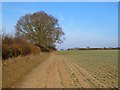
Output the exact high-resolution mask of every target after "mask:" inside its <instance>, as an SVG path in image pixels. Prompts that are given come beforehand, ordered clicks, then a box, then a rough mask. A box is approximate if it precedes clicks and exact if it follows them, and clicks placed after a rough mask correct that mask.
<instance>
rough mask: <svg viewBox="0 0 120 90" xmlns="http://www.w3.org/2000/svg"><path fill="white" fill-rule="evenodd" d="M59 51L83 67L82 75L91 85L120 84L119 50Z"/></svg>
mask: <svg viewBox="0 0 120 90" xmlns="http://www.w3.org/2000/svg"><path fill="white" fill-rule="evenodd" d="M59 53H60V54H61V55H63V56H64V58H65V60H66V62H69V63H72V64H74V65H75V66H76V68H77V67H78V68H81V69H82V71H80V69H79V72H80V73H81V74H82V75H81V77H83V79H84V81H85V82H88V83H89V85H90V86H92V87H117V86H118V51H117V50H71V51H60V52H59ZM83 70H85V71H83Z"/></svg>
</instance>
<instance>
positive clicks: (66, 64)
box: [18, 53, 107, 88]
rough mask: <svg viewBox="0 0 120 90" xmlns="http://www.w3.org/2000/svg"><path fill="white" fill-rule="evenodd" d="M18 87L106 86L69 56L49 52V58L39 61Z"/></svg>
mask: <svg viewBox="0 0 120 90" xmlns="http://www.w3.org/2000/svg"><path fill="white" fill-rule="evenodd" d="M18 87H19V88H81V87H84V88H94V87H107V86H106V85H104V84H103V83H101V82H100V81H98V80H96V79H95V78H94V77H93V76H92V75H90V74H89V73H88V72H87V71H86V70H84V69H82V68H81V67H79V66H78V65H77V64H75V63H74V62H72V61H71V59H70V58H69V57H65V56H63V55H57V54H54V53H51V55H50V57H49V59H47V60H46V61H44V62H43V63H41V64H40V65H39V66H38V67H36V68H35V69H33V70H32V72H31V73H30V74H29V75H27V76H25V77H24V81H23V82H22V83H21V84H20V85H19V86H18Z"/></svg>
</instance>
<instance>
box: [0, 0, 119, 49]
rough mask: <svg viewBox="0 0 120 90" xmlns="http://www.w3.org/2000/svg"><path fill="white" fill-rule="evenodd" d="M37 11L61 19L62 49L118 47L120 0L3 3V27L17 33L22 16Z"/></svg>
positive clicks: (60, 47) (6, 30)
mask: <svg viewBox="0 0 120 90" xmlns="http://www.w3.org/2000/svg"><path fill="white" fill-rule="evenodd" d="M37 11H44V12H46V13H48V14H49V15H53V16H54V17H55V18H58V23H59V24H60V26H61V27H62V30H63V31H64V32H65V36H64V37H65V38H66V39H65V40H64V42H63V43H62V44H57V48H58V49H67V48H77V47H82V48H83V47H87V46H89V47H117V46H118V3H117V2H74V3H73V2H71V3H70V2H45V3H44V2H3V3H2V27H3V28H4V30H5V32H6V33H11V34H14V33H15V29H14V26H15V24H16V23H17V21H18V20H19V18H20V17H21V16H24V15H25V14H28V13H34V12H37Z"/></svg>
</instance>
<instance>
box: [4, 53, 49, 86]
mask: <svg viewBox="0 0 120 90" xmlns="http://www.w3.org/2000/svg"><path fill="white" fill-rule="evenodd" d="M48 56H49V54H45V53H42V55H34V56H32V55H31V56H26V57H17V58H12V60H11V59H10V60H5V61H3V65H2V66H3V67H2V76H3V77H2V80H3V81H2V87H3V88H11V87H15V86H16V85H18V84H19V83H20V82H21V81H22V78H23V76H25V75H26V74H28V73H29V72H30V71H31V70H33V69H34V68H35V67H37V66H38V65H39V64H40V63H41V62H43V61H44V60H45V59H47V57H48Z"/></svg>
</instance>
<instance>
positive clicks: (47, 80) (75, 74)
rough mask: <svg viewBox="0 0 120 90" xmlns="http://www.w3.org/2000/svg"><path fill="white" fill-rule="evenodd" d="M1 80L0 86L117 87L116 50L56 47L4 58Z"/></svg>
mask: <svg viewBox="0 0 120 90" xmlns="http://www.w3.org/2000/svg"><path fill="white" fill-rule="evenodd" d="M43 61H44V62H43ZM2 84H3V87H4V88H6V87H15V88H117V87H118V51H117V50H70V51H57V52H52V53H50V54H47V55H38V56H34V58H27V59H26V58H23V59H20V60H12V61H11V60H8V61H5V62H4V63H3V82H2Z"/></svg>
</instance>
